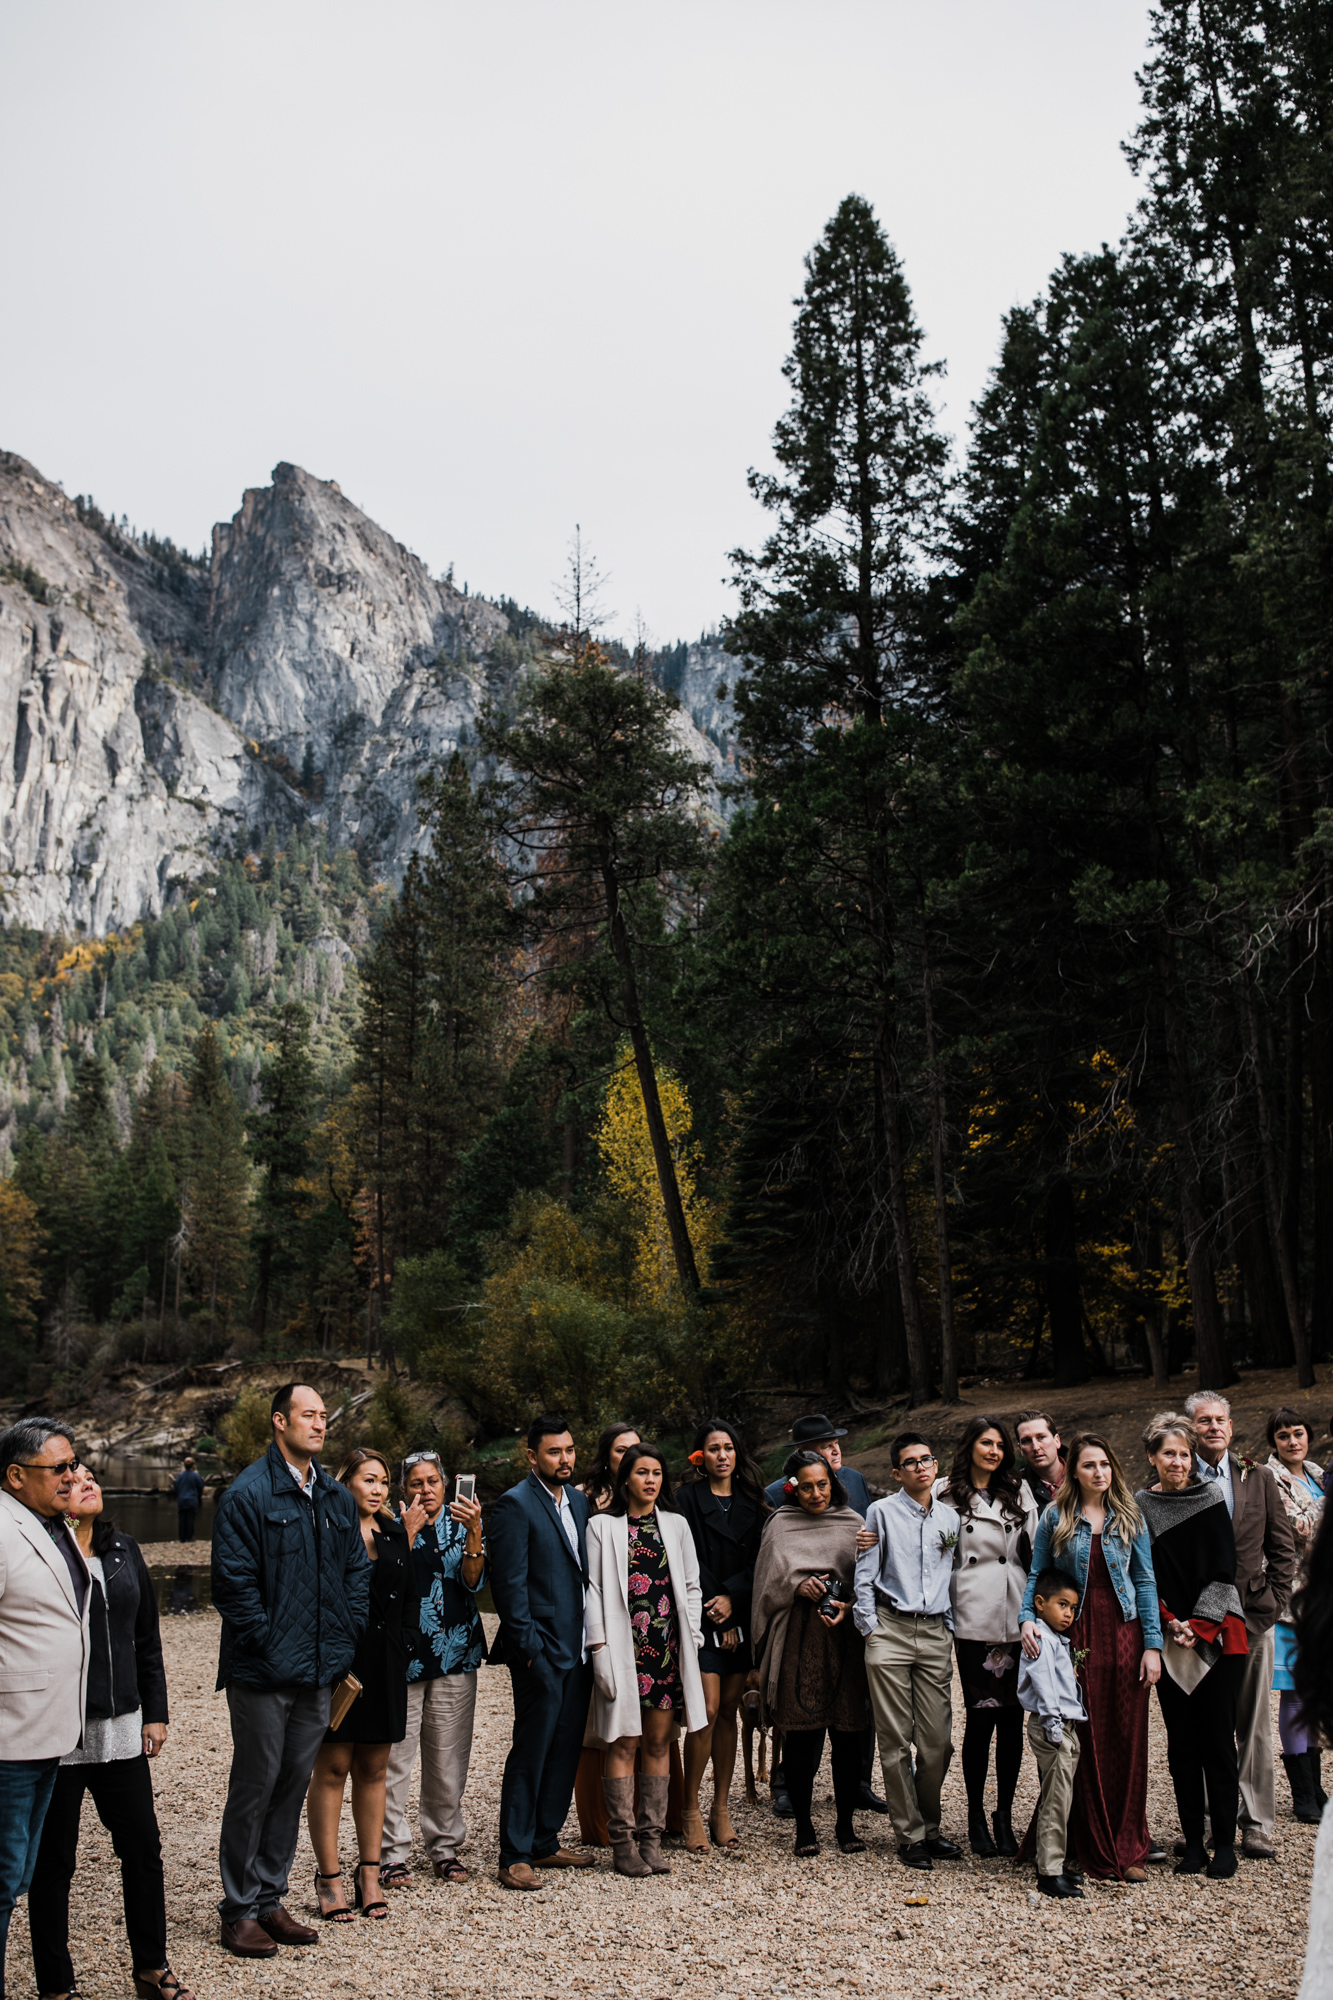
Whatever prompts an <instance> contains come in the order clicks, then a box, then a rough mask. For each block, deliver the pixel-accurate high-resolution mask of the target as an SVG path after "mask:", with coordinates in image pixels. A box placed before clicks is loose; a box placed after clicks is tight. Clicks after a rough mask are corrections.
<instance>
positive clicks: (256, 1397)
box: [218, 1389, 273, 1472]
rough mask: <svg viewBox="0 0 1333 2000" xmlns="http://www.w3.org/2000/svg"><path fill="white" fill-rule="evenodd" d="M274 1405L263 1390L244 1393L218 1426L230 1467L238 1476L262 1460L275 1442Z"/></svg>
mask: <svg viewBox="0 0 1333 2000" xmlns="http://www.w3.org/2000/svg"><path fill="white" fill-rule="evenodd" d="M271 1401H272V1398H271V1397H269V1396H266V1395H265V1394H264V1391H263V1390H262V1389H242V1391H241V1393H240V1395H239V1396H238V1397H237V1398H236V1401H235V1402H234V1403H233V1404H232V1406H231V1408H230V1410H228V1412H227V1414H226V1416H225V1417H224V1418H223V1419H222V1422H221V1423H220V1424H219V1425H218V1437H219V1440H220V1441H221V1444H222V1449H223V1452H224V1453H225V1455H226V1458H227V1463H228V1464H229V1465H230V1466H231V1467H232V1468H233V1469H234V1470H235V1471H237V1472H243V1471H244V1470H245V1468H246V1466H247V1465H253V1464H254V1462H255V1460H256V1459H257V1458H262V1457H263V1456H264V1453H265V1452H266V1451H267V1450H268V1448H269V1445H270V1444H271V1443H272V1441H273V1422H272V1418H271V1417H270V1415H269V1404H270V1402H271Z"/></svg>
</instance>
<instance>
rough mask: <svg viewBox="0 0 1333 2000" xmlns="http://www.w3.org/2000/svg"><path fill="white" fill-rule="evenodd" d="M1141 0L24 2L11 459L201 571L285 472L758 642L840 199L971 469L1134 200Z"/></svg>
mask: <svg viewBox="0 0 1333 2000" xmlns="http://www.w3.org/2000/svg"><path fill="white" fill-rule="evenodd" d="M1147 20H1148V8H1147V5H1146V0H671V4H669V5H666V4H658V5H656V6H653V7H648V6H644V5H641V4H638V5H636V4H633V0H615V4H611V0H469V4H461V0H379V4H368V3H367V0H318V4H314V0H229V4H227V5H226V6H220V5H216V4H215V5H212V6H203V5H198V4H195V5H182V4H181V0H119V4H117V5H116V6H107V5H106V4H105V0H61V4H59V5H53V4H51V0H3V4H2V5H0V67H2V73H3V75H4V77H5V82H6V89H5V111H4V116H3V119H2V120H0V185H3V187H4V189H5V199H4V204H3V225H2V226H3V241H4V246H5V249H4V268H5V287H4V289H5V294H6V297H7V301H8V303H7V305H6V307H5V310H4V312H3V314H2V315H0V446H2V447H4V448H7V449H11V450H16V451H19V452H21V453H23V455H24V456H25V457H27V458H30V459H32V460H33V461H34V462H35V463H36V464H37V465H38V466H39V467H40V468H41V470H42V471H43V472H45V473H46V474H47V475H48V476H49V477H51V478H53V479H59V480H62V481H63V482H64V485H65V488H66V490H67V491H68V492H71V493H73V492H91V493H92V494H93V495H95V497H96V499H97V500H98V502H99V503H100V504H101V505H102V506H103V507H104V508H108V509H110V508H112V507H114V509H115V510H116V512H117V513H120V512H124V513H126V514H128V515H129V516H130V519H131V520H132V521H134V522H135V523H137V524H138V525H139V526H140V527H141V528H142V527H153V528H155V529H156V530H157V531H158V532H159V533H161V534H170V535H171V536H173V537H174V538H175V539H176V540H177V541H183V542H184V543H185V544H186V545H187V546H189V547H192V548H197V547H198V546H200V544H201V543H202V542H203V541H204V540H205V538H206V537H207V534H208V531H209V528H210V526H211V524H212V522H213V521H215V520H218V519H224V518H227V517H229V516H230V515H231V514H232V513H234V512H235V510H236V508H237V507H238V506H239V505H240V500H241V494H242V491H243V489H244V488H245V487H246V486H254V485H262V484H265V483H267V480H268V478H269V473H270V469H271V468H272V466H273V465H274V464H276V463H277V462H278V460H280V459H284V458H285V459H292V460H294V461H296V463H298V464H300V465H304V466H306V467H308V468H309V470H310V471H312V472H314V473H317V474H319V475H320V476H321V477H324V478H331V479H337V480H338V481H339V482H340V483H341V485H342V488H343V491H344V492H345V493H347V494H348V495H349V496H350V497H351V498H352V499H353V500H355V501H356V502H357V504H358V505H360V506H362V507H364V508H365V509H366V510H367V512H369V513H370V514H372V515H373V516H374V517H375V519H376V520H378V521H380V522H381V523H382V524H383V525H384V526H385V527H386V528H388V529H389V530H390V531H391V532H392V533H393V534H395V535H396V536H397V537H398V538H399V540H401V541H404V542H406V543H407V544H408V545H409V546H410V547H412V548H413V549H415V550H416V552H417V553H418V554H419V555H420V556H421V557H423V559H424V560H425V561H426V562H428V563H429V564H430V565H431V567H432V568H433V569H435V570H437V571H438V570H442V569H443V568H444V567H445V566H446V565H447V564H448V563H449V562H451V561H452V562H453V563H454V565H455V572H456V577H457V580H458V581H459V582H460V583H461V582H462V581H464V580H465V579H466V580H467V581H469V582H470V584H471V586H472V588H473V589H474V590H481V591H484V592H485V593H487V594H488V595H492V596H498V595H501V594H503V593H509V594H511V595H513V596H515V597H517V598H519V599H520V600H523V601H526V602H529V603H531V604H533V605H534V606H537V607H538V608H546V607H549V606H550V605H551V603H552V585H553V582H554V580H555V579H556V578H557V577H558V575H559V574H560V571H561V568H562V564H563V562H564V558H565V551H566V546H567V543H568V539H569V536H570V535H571V533H572V531H573V527H574V523H575V522H576V521H578V522H581V524H582V528H583V533H584V537H585V539H586V541H587V542H589V543H590V544H591V546H592V548H593V549H594V550H595V552H596V554H597V556H598V558H599V561H600V564H601V567H602V568H603V569H604V570H606V571H609V572H610V575H611V584H610V588H609V591H608V593H607V603H608V606H609V608H611V609H613V610H614V611H615V613H616V614H617V616H616V619H615V625H616V626H617V627H618V628H619V629H621V630H625V631H627V630H628V629H629V628H630V626H631V625H632V623H633V620H634V616H635V613H636V611H638V612H641V614H642V617H643V620H644V622H645V624H646V626H647V628H648V630H649V632H650V633H651V635H652V636H653V638H654V639H655V640H657V641H658V642H665V641H668V640H671V639H674V638H676V637H678V636H682V635H683V636H691V637H692V636H694V635H696V634H697V633H698V632H699V631H700V630H701V629H702V628H703V627H704V626H706V625H711V624H713V623H714V622H715V621H716V620H717V619H718V618H719V617H720V616H723V615H725V613H726V612H727V610H728V608H729V606H730V602H731V594H730V592H729V591H728V589H727V587H726V583H725V578H726V574H727V562H726V555H727V551H728V550H729V549H730V548H732V547H734V546H735V545H736V544H737V543H738V542H744V543H754V542H757V541H758V539H759V538H760V537H761V535H762V532H763V525H764V522H763V516H762V515H761V514H760V513H759V511H758V510H757V509H756V508H755V507H754V506H753V503H752V502H751V500H750V498H749V495H748V492H747V490H746V484H745V474H746V469H747V467H748V466H750V465H753V464H756V463H762V462H763V461H764V460H765V458H766V453H767V443H768V438H769V435H770V433H771V430H772V427H773V423H774V420H775V419H776V417H777V416H778V415H779V413H780V411H781V409H782V408H783V406H784V402H785V387H786V385H785V384H784V382H783V381H782V379H781V376H780V374H779V368H780V365H781V362H782V358H783V355H784V354H785V352H786V350H787V344H788V334H789V330H790V325H791V318H792V301H793V299H794V297H795V295H796V293H797V292H798V290H799V288H800V284H801V281H802V276H803V273H802V268H801V260H802V257H803V256H804V255H805V253H806V251H807V250H808V249H809V247H810V245H811V244H812V242H813V241H814V240H815V238H816V237H817V236H818V234H819V232H820V230H821V229H822V228H823V225H824V223H825V222H826V221H827V219H828V217H829V216H830V215H831V214H832V213H833V211H834V209H835V208H836V207H837V205H838V202H839V201H840V200H841V198H842V197H843V195H845V194H847V193H849V192H851V191H855V192H858V193H860V194H863V195H865V196H867V197H868V198H869V200H870V201H871V202H873V204H874V206H875V208H876V211H877V212H878V214H879V216H880V219H881V220H882V222H883V223H884V225H885V227H886V229H887V230H888V232H889V235H890V236H891V237H892V238H893V240H894V242H895V243H896V245H897V247H898V250H899V252H900V254H901V256H902V258H903V260H904V263H905V266H906V270H907V275H908V279H909V282H910V283H911V286H912V289H913V293H914V296H915V300H916V305H917V311H918V316H919V318H920V320H921V323H922V325H923V326H924V328H925V331H926V337H927V349H928V353H929V355H930V356H932V357H936V358H940V359H943V360H945V361H946V362H947V363H948V370H949V372H948V377H947V380H946V382H945V383H944V384H943V385H942V387H941V390H940V394H941V398H942V401H943V406H944V416H945V422H946V424H947V426H948V428H949V429H950V430H951V431H952V432H953V434H954V436H955V438H956V439H957V440H958V442H959V443H960V445H961V444H962V442H963V441H964V439H965V431H966V423H967V414H968V409H969V406H970V404H971V402H972V401H973V399H974V398H975V396H976V395H977V393H978V391H979V390H980V388H981V386H982V383H983V381H984V379H985V375H986V371H987V369H988V368H989V366H990V365H991V363H992V361H993V359H994V356H995V353H996V344H997V340H998V336H999V325H1000V316H1001V314H1002V313H1003V312H1004V311H1005V310H1006V309H1007V308H1008V307H1009V306H1011V305H1013V304H1014V303H1016V302H1018V301H1023V300H1027V299H1029V298H1031V297H1032V296H1033V294H1034V293H1035V292H1037V291H1038V290H1039V289H1040V288H1041V287H1042V285H1043V283H1044V281H1045V279H1046V276H1047V274H1048V272H1049V271H1050V269H1051V268H1052V266H1053V264H1054V263H1055V262H1056V260H1057V259H1058V258H1059V256H1060V255H1061V253H1062V252H1064V251H1066V250H1069V251H1084V250H1092V249H1095V248H1096V247H1097V246H1098V245H1099V244H1100V243H1101V242H1102V241H1104V240H1112V241H1113V240H1114V239H1115V238H1116V237H1117V236H1118V234H1119V232H1120V230H1121V228H1122V226H1123V223H1124V220H1125V216H1126V214H1127V212H1128V209H1129V207H1130V205H1131V203H1132V201H1133V198H1134V183H1133V180H1132V177H1131V176H1130V174H1129V171H1128V169H1127V167H1126V166H1125V164H1124V160H1123V158H1122V155H1121V153H1120V149H1119V143H1120V141H1121V140H1122V139H1123V138H1125V137H1126V136H1127V135H1128V134H1129V132H1130V130H1131V129H1132V127H1133V124H1134V122H1135V118H1136V115H1137V91H1136V87H1135V82H1134V72H1135V69H1136V68H1137V67H1139V66H1140V64H1141V61H1142V58H1143V54H1144V49H1145V45H1146V35H1147Z"/></svg>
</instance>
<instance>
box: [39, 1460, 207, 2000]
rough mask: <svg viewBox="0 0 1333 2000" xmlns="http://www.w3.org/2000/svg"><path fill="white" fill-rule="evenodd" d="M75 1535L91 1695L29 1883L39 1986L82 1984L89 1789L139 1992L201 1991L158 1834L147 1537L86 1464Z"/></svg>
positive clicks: (156, 1644)
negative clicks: (79, 1905)
mask: <svg viewBox="0 0 1333 2000" xmlns="http://www.w3.org/2000/svg"><path fill="white" fill-rule="evenodd" d="M69 1518H70V1520H71V1522H72V1524H73V1527H74V1534H75V1538H76V1540H77V1541H78V1544H79V1547H80V1549H82V1551H83V1556H84V1560H85V1561H86V1562H87V1564H88V1568H89V1570H90V1572H91V1580H92V1581H91V1587H92V1603H91V1604H90V1606H89V1608H88V1639H89V1660H88V1702H87V1707H86V1709H85V1711H84V1729H83V1741H82V1743H81V1744H80V1745H79V1747H78V1749H77V1750H71V1751H70V1753H69V1755H68V1757H64V1758H62V1759H61V1762H60V1769H59V1770H58V1771H57V1772H56V1786H55V1791H54V1792H53V1793H52V1795H51V1803H50V1806H49V1807H48V1808H47V1814H46V1819H45V1821H44V1822H43V1825H42V1840H41V1846H40V1847H39V1849H38V1851H37V1866H36V1868H35V1869H34V1871H33V1877H32V1886H31V1888H30V1889H29V1891H28V1928H29V1930H30V1932H31V1935H32V1962H33V1969H34V1971H35V1972H36V1974H37V1991H38V1992H39V1993H66V1994H68V1993H72V1992H75V1991H76V1990H77V1988H76V1986H75V1979H74V1966H73V1964H72V1962H71V1960H70V1955H69V1885H70V1882H71V1881H72V1880H73V1876H74V1865H75V1859H76V1855H77V1852H78V1845H79V1822H80V1819H81V1818H82V1815H83V1795H84V1793H85V1792H91V1793H92V1798H93V1804H94V1805H95V1806H96V1807H97V1817H98V1818H99V1819H100V1820H101V1822H102V1824H103V1826H104V1827H105V1828H106V1830H107V1832H108V1833H109V1834H110V1835H111V1845H112V1846H113V1847H114V1849H115V1851H116V1858H117V1859H118V1860H119V1862H120V1880H121V1888H122V1891H123V1894H124V1899H125V1930H126V1933H127V1935H128V1937H129V1943H130V1956H131V1958H132V1959H133V1962H134V1990H135V1992H136V1993H137V1994H139V1995H140V1996H142V2000H154V1996H156V1995H157V1994H159V1993H160V1994H161V1995H162V1996H163V2000H193V1996H192V1995H191V1994H190V1993H188V1992H187V1991H186V1989H185V1987H184V1985H183V1984H182V1982H181V1981H180V1980H179V1979H177V1977H176V1975H175V1973H174V1972H173V1971H172V1970H171V1967H170V1966H169V1965H168V1963H167V1904H166V1889H165V1884H164V1881H163V1875H162V1839H161V1835H160V1834H159V1832H158V1826H157V1812H156V1810H155V1808H154V1805H153V1779H152V1774H151V1772H150V1770H149V1765H150V1764H152V1763H156V1761H157V1759H158V1758H159V1757H160V1756H161V1754H162V1752H163V1750H164V1749H165V1747H166V1741H167V1677H166V1673H165V1671H164V1669H163V1666H162V1636H161V1633H160V1631H159V1629H158V1620H157V1596H156V1593H155V1592H154V1590H153V1583H152V1578H151V1577H150V1576H149V1574H148V1571H147V1569H146V1567H145V1565H144V1559H143V1556H142V1555H141V1554H140V1552H139V1545H138V1543H137V1542H135V1541H133V1540H132V1539H131V1537H130V1536H129V1535H122V1534H121V1532H120V1530H119V1529H118V1528H117V1527H116V1525H115V1523H114V1522H113V1521H107V1520H104V1519H103V1518H102V1489H101V1487H100V1486H99V1485H98V1483H97V1481H96V1479H94V1477H93V1475H92V1473H91V1472H89V1471H87V1470H86V1469H82V1470H80V1472H79V1473H78V1474H77V1483H76V1485H75V1488H74V1491H73V1493H72V1494H71V1496H70V1501H69Z"/></svg>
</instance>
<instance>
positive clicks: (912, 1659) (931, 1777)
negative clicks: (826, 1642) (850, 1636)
mask: <svg viewBox="0 0 1333 2000" xmlns="http://www.w3.org/2000/svg"><path fill="white" fill-rule="evenodd" d="M889 1460H890V1463H891V1464H892V1466H893V1476H894V1479H895V1481H896V1482H897V1487H898V1491H897V1492H896V1493H894V1494H892V1495H890V1497H889V1498H888V1499H887V1500H876V1501H875V1503H874V1505H873V1506H872V1507H871V1509H870V1512H869V1514H868V1516H867V1517H866V1525H867V1527H869V1528H870V1529H871V1530H872V1531H873V1533H874V1538H875V1539H874V1541H873V1542H872V1544H871V1546H870V1547H869V1548H868V1549H866V1550H865V1551H864V1552H863V1553H862V1554H861V1555H859V1556H858V1557H857V1559H856V1610H855V1613H854V1616H855V1619H856V1629H857V1631H858V1632H859V1633H860V1634H861V1636H862V1638H863V1639H864V1640H865V1642H866V1679H867V1681H868V1682H869V1683H870V1705H871V1707H872V1708H873V1710H874V1712H875V1728H876V1731H877V1733H878V1736H879V1759H880V1767H881V1769H882V1771H883V1773H884V1790H885V1793H886V1795H887V1797H888V1801H889V1812H890V1813H891V1815H892V1817H893V1830H894V1832H895V1833H896V1834H897V1836H898V1852H899V1855H900V1857H901V1859H902V1862H903V1865H904V1866H905V1867H907V1868H929V1867H931V1865H932V1863H933V1862H936V1861H956V1860H957V1859H958V1856H959V1854H960V1853H961V1851H962V1850H961V1849H960V1848H958V1847H955V1845H954V1843H953V1842H952V1841H951V1840H944V1839H942V1838H941V1835H940V1788H941V1787H942V1785H943V1783H944V1773H945V1771H946V1770H947V1769H948V1766H949V1758H950V1756H951V1755H952V1754H953V1702H952V1683H953V1611H952V1609H951V1607H950V1602H949V1581H950V1578H951V1576H952V1574H953V1552H954V1550H955V1549H956V1548H957V1546H958V1530H959V1521H958V1515H957V1514H956V1513H955V1511H954V1509H953V1508H952V1507H950V1506H948V1505H947V1504H946V1503H945V1502H944V1501H943V1500H938V1499H935V1498H934V1497H933V1495H932V1490H931V1489H932V1486H933V1484H934V1480H935V1474H936V1470H937V1468H936V1464H935V1454H934V1452H933V1451H932V1450H931V1448H930V1445H929V1443H928V1441H927V1440H926V1439H925V1438H923V1437H922V1436H921V1434H920V1432H919V1431H903V1432H901V1433H900V1435H899V1436H898V1437H896V1438H895V1439H894V1440H893V1443H892V1445H891V1446H890V1447H889ZM913 1746H915V1749H916V1759H915V1765H914V1764H913V1758H912V1750H913Z"/></svg>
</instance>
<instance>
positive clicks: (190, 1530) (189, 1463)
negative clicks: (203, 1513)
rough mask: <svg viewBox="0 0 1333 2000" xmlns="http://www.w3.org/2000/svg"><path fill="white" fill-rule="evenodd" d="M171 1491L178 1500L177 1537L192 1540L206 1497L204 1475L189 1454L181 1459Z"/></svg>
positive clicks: (176, 1500)
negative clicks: (200, 1509) (201, 1506)
mask: <svg viewBox="0 0 1333 2000" xmlns="http://www.w3.org/2000/svg"><path fill="white" fill-rule="evenodd" d="M171 1491H172V1495H173V1497H174V1499H175V1502H176V1534H177V1539H178V1540H180V1541H182V1542H192V1541H193V1540H194V1524H195V1522H196V1521H197V1520H198V1519H199V1508H200V1505H201V1503H202V1501H203V1497H204V1476H203V1474H202V1473H201V1472H200V1471H199V1468H198V1467H197V1466H196V1464H195V1462H194V1460H193V1459H192V1458H190V1457H189V1456H188V1455H187V1456H186V1457H185V1458H183V1459H182V1460H181V1469H180V1471H179V1472H178V1473H177V1474H176V1477H175V1478H174V1479H173V1480H172V1482H171Z"/></svg>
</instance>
